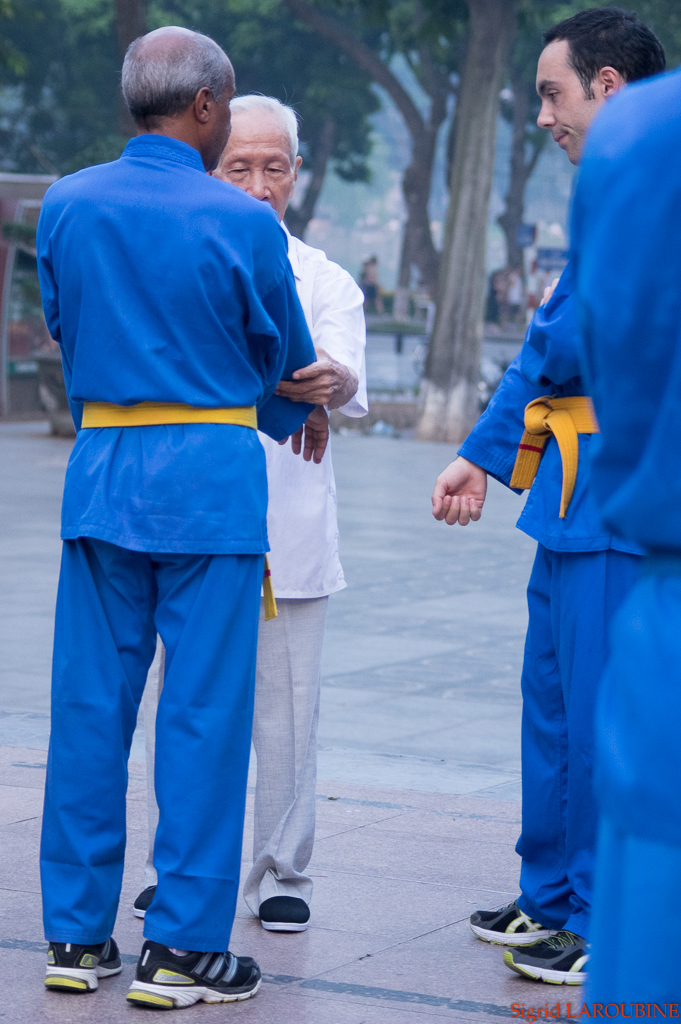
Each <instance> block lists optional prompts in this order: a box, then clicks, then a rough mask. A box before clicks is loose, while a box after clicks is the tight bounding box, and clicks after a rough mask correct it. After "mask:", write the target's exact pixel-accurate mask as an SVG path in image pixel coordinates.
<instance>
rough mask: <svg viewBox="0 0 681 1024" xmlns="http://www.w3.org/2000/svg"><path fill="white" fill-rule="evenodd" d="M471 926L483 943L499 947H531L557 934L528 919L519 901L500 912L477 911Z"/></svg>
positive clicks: (472, 917)
mask: <svg viewBox="0 0 681 1024" xmlns="http://www.w3.org/2000/svg"><path fill="white" fill-rule="evenodd" d="M470 926H471V931H472V932H473V934H474V935H477V937H478V938H479V939H482V941H483V942H493V943H495V944H497V945H499V946H529V945H530V944H531V943H533V942H538V941H540V940H541V939H548V938H549V937H550V936H551V935H555V934H556V932H555V931H552V930H551V929H550V928H545V927H544V925H543V924H539V922H538V921H533V920H532V918H531V917H528V916H527V914H526V913H525V912H524V911H523V910H521V909H520V907H519V906H518V901H517V900H513V903H508V904H507V905H506V906H505V907H501V908H500V909H499V910H476V911H475V913H474V914H471V916H470Z"/></svg>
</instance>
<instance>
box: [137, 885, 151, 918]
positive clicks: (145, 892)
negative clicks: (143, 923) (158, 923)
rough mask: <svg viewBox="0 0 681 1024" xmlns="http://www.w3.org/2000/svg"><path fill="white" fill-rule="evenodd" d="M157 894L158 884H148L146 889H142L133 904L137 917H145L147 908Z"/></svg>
mask: <svg viewBox="0 0 681 1024" xmlns="http://www.w3.org/2000/svg"><path fill="white" fill-rule="evenodd" d="M155 895H156V886H155V885H148V886H147V887H146V889H142V892H141V893H140V894H139V896H138V897H137V899H136V900H135V902H134V903H133V905H132V912H133V914H134V915H135V917H145V916H146V913H147V910H148V909H149V907H150V906H151V901H152V900H153V898H154V896H155Z"/></svg>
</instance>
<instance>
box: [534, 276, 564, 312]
mask: <svg viewBox="0 0 681 1024" xmlns="http://www.w3.org/2000/svg"><path fill="white" fill-rule="evenodd" d="M559 281H560V278H559V277H554V279H553V281H552V282H551V284H547V286H546V288H545V289H544V294H543V296H542V300H541V302H540V303H539V305H540V306H545V305H546V303H547V302H548V301H549V299H550V298H551V296H552V295H553V293H554V292H555V290H556V285H557V284H558V282H559Z"/></svg>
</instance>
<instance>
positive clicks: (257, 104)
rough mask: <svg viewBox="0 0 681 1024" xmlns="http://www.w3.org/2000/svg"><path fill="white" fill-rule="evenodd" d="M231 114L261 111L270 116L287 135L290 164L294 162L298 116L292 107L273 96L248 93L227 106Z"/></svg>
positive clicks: (296, 153) (296, 146) (296, 150)
mask: <svg viewBox="0 0 681 1024" xmlns="http://www.w3.org/2000/svg"><path fill="white" fill-rule="evenodd" d="M229 109H230V110H231V111H232V113H233V114H238V113H241V112H242V111H247V110H261V111H265V112H267V113H268V114H271V115H272V116H273V117H274V119H275V120H277V121H278V122H279V124H280V125H281V127H282V128H283V130H284V133H285V134H286V135H288V139H289V143H290V146H291V163H294V162H295V159H296V157H297V156H298V115H297V114H296V112H295V110H294V109H293V107H287V106H286V104H285V103H282V102H281V101H280V100H278V99H275V97H274V96H263V95H262V94H261V93H255V92H253V93H249V95H248V96H238V97H237V98H236V99H235V100H232V102H231V103H230V105H229Z"/></svg>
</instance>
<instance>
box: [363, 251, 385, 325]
mask: <svg viewBox="0 0 681 1024" xmlns="http://www.w3.org/2000/svg"><path fill="white" fill-rule="evenodd" d="M359 286H360V288H361V289H362V291H363V293H364V308H365V310H366V311H367V312H368V313H382V312H383V296H382V295H381V286H380V283H379V280H378V258H377V257H376V256H370V257H369V259H368V260H365V261H364V263H363V264H362V270H361V273H360V275H359Z"/></svg>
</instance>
